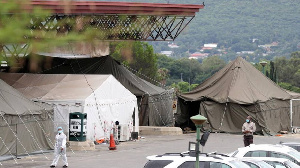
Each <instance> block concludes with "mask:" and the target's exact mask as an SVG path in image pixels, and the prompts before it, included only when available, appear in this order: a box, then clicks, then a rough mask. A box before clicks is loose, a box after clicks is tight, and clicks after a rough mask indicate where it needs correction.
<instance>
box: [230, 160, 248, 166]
mask: <svg viewBox="0 0 300 168" xmlns="http://www.w3.org/2000/svg"><path fill="white" fill-rule="evenodd" d="M230 163H231V164H232V165H234V166H235V167H245V168H247V167H249V166H248V165H247V164H246V163H243V162H241V161H237V160H233V161H230Z"/></svg>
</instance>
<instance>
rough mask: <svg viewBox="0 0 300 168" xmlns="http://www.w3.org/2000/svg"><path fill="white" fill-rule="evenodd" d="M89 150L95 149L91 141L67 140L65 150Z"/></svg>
mask: <svg viewBox="0 0 300 168" xmlns="http://www.w3.org/2000/svg"><path fill="white" fill-rule="evenodd" d="M71 150H73V151H90V150H95V144H94V142H93V141H89V140H87V141H68V144H67V151H71Z"/></svg>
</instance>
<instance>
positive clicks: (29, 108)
mask: <svg viewBox="0 0 300 168" xmlns="http://www.w3.org/2000/svg"><path fill="white" fill-rule="evenodd" d="M52 119H53V108H52V107H50V106H48V105H46V104H41V103H34V102H32V101H30V100H29V99H27V98H25V96H23V95H22V94H21V93H20V92H18V91H17V90H16V89H14V88H12V87H11V86H9V85H8V84H6V83H5V82H4V81H3V80H1V79H0V132H1V134H0V138H1V140H2V142H1V143H0V156H1V155H5V154H13V155H15V154H18V155H19V154H24V153H31V152H34V151H41V150H42V151H43V150H48V149H53V143H52V140H53V138H54V134H53V129H52V127H53V122H52Z"/></svg>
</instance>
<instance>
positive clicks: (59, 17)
mask: <svg viewBox="0 0 300 168" xmlns="http://www.w3.org/2000/svg"><path fill="white" fill-rule="evenodd" d="M33 7H40V8H42V9H48V10H50V11H51V13H52V15H51V16H49V17H47V18H46V19H45V20H41V19H40V18H38V19H33V23H32V26H31V29H32V30H33V31H34V30H44V31H45V32H49V31H57V33H65V34H66V33H69V32H71V31H77V32H83V31H86V30H88V29H96V30H99V31H97V36H95V38H97V39H99V40H139V41H166V40H175V38H177V37H178V35H179V34H180V33H181V32H182V31H183V29H184V28H185V27H186V26H187V25H188V24H189V23H190V22H191V20H192V19H193V18H194V17H195V15H196V12H198V11H199V9H202V8H204V4H203V5H189V4H163V3H129V2H103V1H42V0H38V1H30V4H29V5H27V6H25V10H31V9H32V8H33ZM71 23H75V24H71Z"/></svg>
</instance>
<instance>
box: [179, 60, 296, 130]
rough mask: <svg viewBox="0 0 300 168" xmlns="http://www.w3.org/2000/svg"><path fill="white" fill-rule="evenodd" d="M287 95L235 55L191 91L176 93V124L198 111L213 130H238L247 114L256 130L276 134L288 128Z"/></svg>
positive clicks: (181, 123) (182, 124) (181, 122)
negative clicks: (177, 107)
mask: <svg viewBox="0 0 300 168" xmlns="http://www.w3.org/2000/svg"><path fill="white" fill-rule="evenodd" d="M291 98H292V95H291V94H289V93H288V92H287V91H285V90H284V89H282V88H280V87H279V86H278V85H276V83H274V82H273V81H271V80H270V79H269V78H267V77H266V76H265V75H264V74H262V73H261V72H260V71H258V70H257V69H256V68H255V67H254V66H253V65H251V64H250V63H248V62H247V61H245V60H244V59H243V58H241V57H238V58H237V59H236V60H234V61H232V62H231V63H229V64H227V65H226V66H225V67H224V68H223V69H221V70H220V71H218V72H217V73H215V74H214V75H213V76H212V77H210V78H209V79H207V80H206V81H204V82H203V83H202V84H200V85H199V86H198V87H196V88H195V89H194V90H193V91H191V92H189V93H184V94H181V95H179V101H181V102H180V103H179V104H180V105H181V107H180V109H179V110H178V115H177V116H176V123H177V124H178V125H180V126H181V127H183V126H184V125H187V124H186V123H187V121H188V120H189V117H191V116H192V114H195V113H196V114H198V113H200V114H202V115H205V116H207V117H208V124H209V125H210V127H211V128H212V129H213V130H216V131H225V132H241V128H242V124H243V123H244V121H245V118H246V117H247V116H248V115H250V116H252V117H253V120H254V122H255V123H256V125H257V127H258V130H263V131H264V132H265V133H277V132H278V131H281V130H290V129H291V127H289V124H290V112H289V100H290V99H291ZM193 104H194V105H193ZM195 104H196V105H195ZM297 113H299V112H297ZM181 116H183V117H181ZM183 118H184V119H183ZM190 125H191V124H190Z"/></svg>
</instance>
